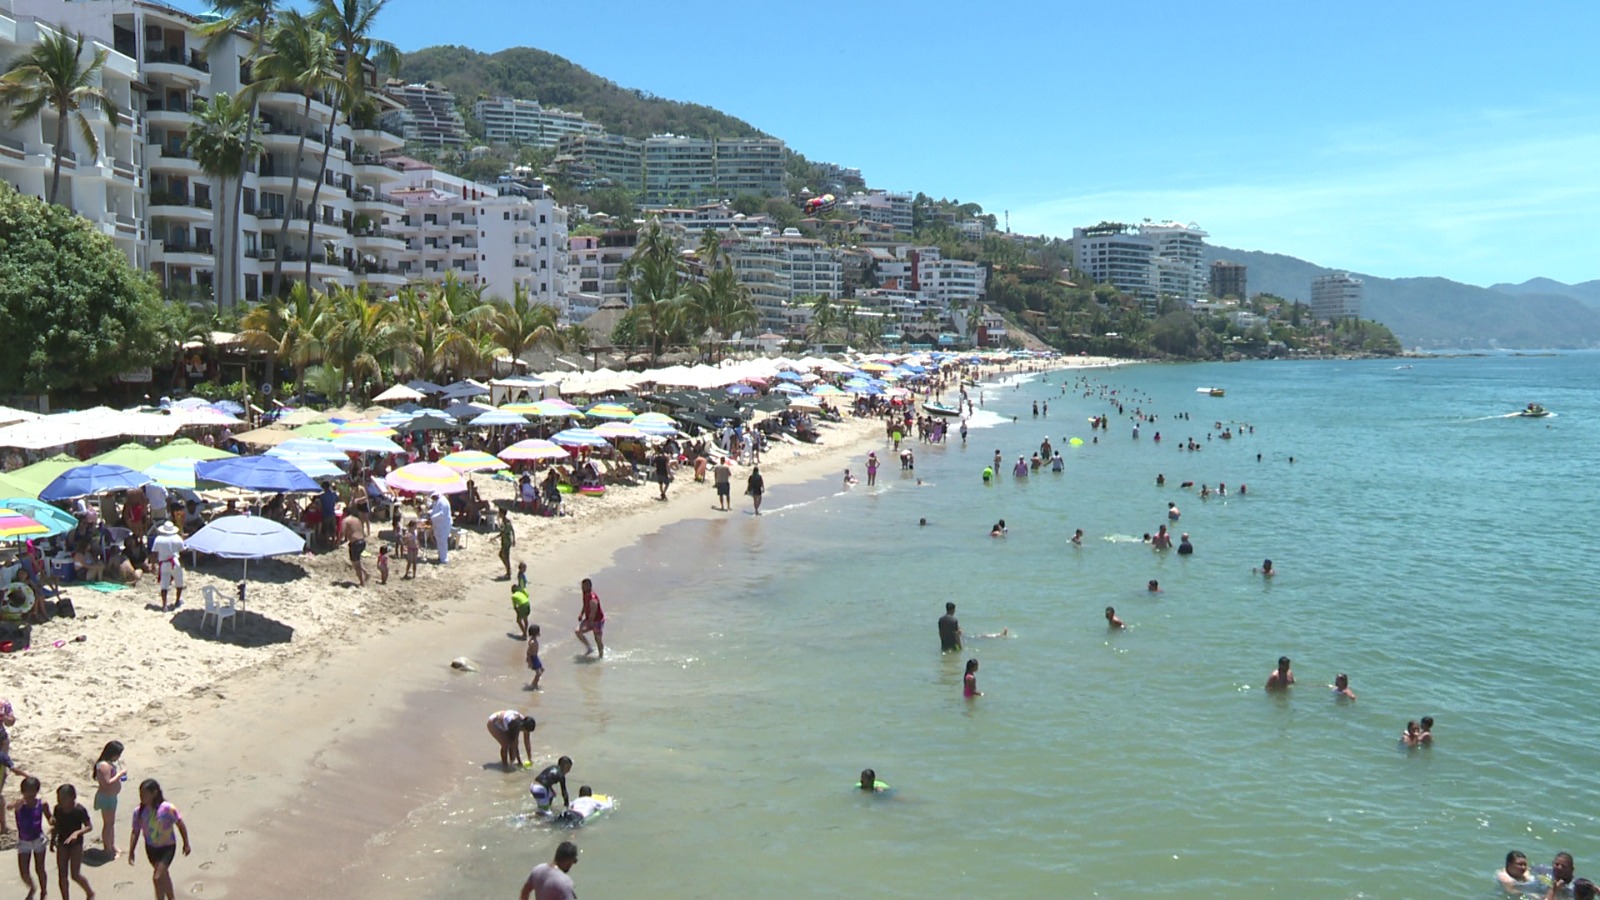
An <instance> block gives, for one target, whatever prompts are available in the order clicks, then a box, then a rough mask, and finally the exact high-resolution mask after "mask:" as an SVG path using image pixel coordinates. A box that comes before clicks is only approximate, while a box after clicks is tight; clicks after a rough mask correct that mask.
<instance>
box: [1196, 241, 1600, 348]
mask: <svg viewBox="0 0 1600 900" xmlns="http://www.w3.org/2000/svg"><path fill="white" fill-rule="evenodd" d="M1216 259H1225V260H1228V261H1230V262H1236V263H1243V264H1244V265H1245V266H1246V267H1248V271H1247V274H1246V277H1247V279H1248V282H1249V290H1250V293H1252V294H1255V293H1258V292H1262V291H1265V292H1267V293H1270V294H1276V295H1278V296H1280V297H1286V298H1289V299H1291V300H1299V301H1302V302H1307V303H1309V302H1310V300H1311V280H1312V279H1313V278H1315V277H1316V276H1318V275H1325V274H1327V273H1329V272H1333V271H1337V270H1335V269H1329V268H1324V267H1322V266H1319V265H1317V264H1315V263H1309V262H1306V261H1305V260H1303V259H1296V258H1294V257H1292V256H1285V255H1283V254H1281V253H1262V252H1259V251H1254V250H1233V249H1230V248H1227V247H1207V248H1206V262H1208V263H1209V262H1211V261H1212V260H1216ZM1354 274H1356V276H1357V277H1359V278H1360V279H1361V280H1362V281H1363V282H1365V285H1366V287H1365V294H1364V297H1363V300H1362V310H1361V314H1362V315H1363V316H1364V317H1366V318H1370V319H1373V320H1375V321H1378V322H1382V323H1383V324H1385V325H1387V326H1389V328H1390V330H1392V331H1393V332H1394V333H1395V335H1396V336H1397V337H1399V338H1400V340H1401V341H1402V342H1403V343H1404V344H1405V345H1406V346H1407V347H1412V346H1419V345H1420V346H1422V347H1428V348H1442V347H1489V346H1496V345H1498V346H1501V347H1517V348H1556V347H1562V348H1566V347H1593V346H1596V345H1600V308H1597V307H1596V306H1594V305H1591V304H1589V303H1585V302H1584V301H1583V300H1581V299H1579V298H1577V297H1575V296H1570V295H1562V294H1559V293H1554V292H1552V293H1524V294H1516V295H1514V294H1511V293H1508V292H1506V291H1502V290H1491V289H1489V288H1481V287H1476V286H1474V285H1470V284H1462V283H1460V282H1458V281H1451V280H1449V279H1447V278H1377V277H1374V276H1371V275H1362V274H1360V273H1354Z"/></svg>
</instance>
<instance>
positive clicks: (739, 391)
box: [728, 384, 756, 397]
mask: <svg viewBox="0 0 1600 900" xmlns="http://www.w3.org/2000/svg"><path fill="white" fill-rule="evenodd" d="M755 392H756V389H755V388H753V387H751V386H750V385H748V384H730V385H728V395H729V396H730V397H748V396H750V395H751V394H754V393H755Z"/></svg>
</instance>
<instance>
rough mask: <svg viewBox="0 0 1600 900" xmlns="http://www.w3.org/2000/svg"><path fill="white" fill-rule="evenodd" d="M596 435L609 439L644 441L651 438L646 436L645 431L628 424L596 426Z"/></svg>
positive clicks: (618, 423)
mask: <svg viewBox="0 0 1600 900" xmlns="http://www.w3.org/2000/svg"><path fill="white" fill-rule="evenodd" d="M594 433H595V434H598V435H600V436H601V437H607V438H633V439H635V440H643V439H644V438H647V437H649V435H648V434H646V433H645V432H644V430H643V429H640V428H638V427H636V426H634V425H632V424H630V423H628V422H606V423H604V424H601V425H596V426H595V428H594Z"/></svg>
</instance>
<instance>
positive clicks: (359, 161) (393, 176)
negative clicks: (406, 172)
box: [350, 153, 402, 184]
mask: <svg viewBox="0 0 1600 900" xmlns="http://www.w3.org/2000/svg"><path fill="white" fill-rule="evenodd" d="M350 163H351V164H352V165H353V166H355V172H356V178H358V179H365V180H366V181H369V182H375V183H378V184H382V183H386V182H390V181H395V180H398V179H399V178H401V177H402V176H401V174H400V173H399V172H397V171H395V170H394V169H391V168H389V167H388V166H386V165H384V164H383V160H382V159H380V158H378V156H377V154H373V153H354V154H351V156H350Z"/></svg>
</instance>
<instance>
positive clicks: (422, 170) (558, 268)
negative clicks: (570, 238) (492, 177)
mask: <svg viewBox="0 0 1600 900" xmlns="http://www.w3.org/2000/svg"><path fill="white" fill-rule="evenodd" d="M396 165H397V166H399V168H400V170H401V172H402V174H401V177H400V180H399V182H398V183H397V185H396V186H395V187H394V188H393V189H392V190H391V191H390V194H389V197H390V199H392V200H393V201H395V202H396V203H398V204H400V205H401V206H402V207H404V209H405V217H404V218H403V219H402V221H401V224H400V226H399V227H398V229H397V231H398V234H399V235H400V236H402V237H403V238H404V239H405V247H404V249H403V250H401V251H400V252H399V253H398V254H397V260H396V261H397V263H398V269H399V271H400V273H401V274H402V275H404V276H406V277H409V278H414V279H419V280H423V281H442V280H443V279H444V277H445V275H446V274H447V273H449V272H454V273H455V274H456V277H457V278H460V279H461V280H462V281H465V282H467V283H469V284H475V285H480V286H482V287H483V289H484V293H485V295H487V296H494V297H500V298H502V299H505V300H510V299H512V297H514V296H515V295H516V291H517V290H518V289H519V288H520V289H521V290H523V291H524V292H526V294H527V296H528V298H529V299H530V300H533V301H535V302H538V303H544V304H547V305H549V306H553V307H555V308H556V310H557V311H558V312H560V313H562V314H563V315H565V314H566V312H567V308H566V306H567V304H566V294H567V290H566V274H565V273H566V264H567V212H566V210H564V209H562V208H561V207H559V206H557V205H556V203H555V201H554V200H551V199H549V198H546V197H539V198H529V197H522V196H514V195H503V194H501V192H500V191H499V189H497V188H495V187H491V186H490V185H486V184H479V183H477V182H475V181H468V180H466V179H464V178H458V177H456V176H454V175H450V174H448V173H445V172H440V171H438V170H437V169H434V168H433V167H432V166H429V165H427V164H426V163H420V162H417V161H415V160H397V161H396Z"/></svg>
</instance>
